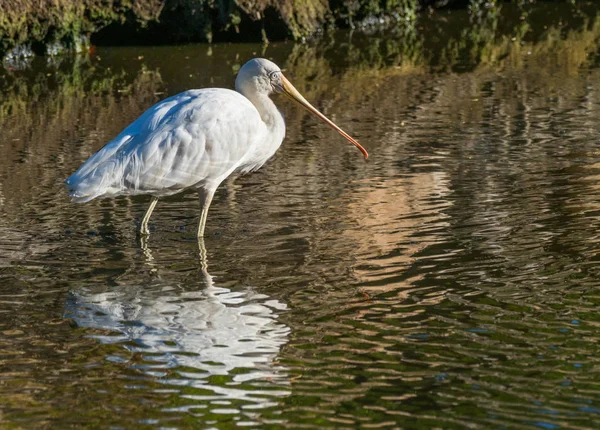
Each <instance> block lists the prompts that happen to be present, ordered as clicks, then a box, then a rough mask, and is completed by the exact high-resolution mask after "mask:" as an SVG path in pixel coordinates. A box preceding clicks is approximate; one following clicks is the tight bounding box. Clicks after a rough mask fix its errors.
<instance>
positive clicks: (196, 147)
mask: <svg viewBox="0 0 600 430" xmlns="http://www.w3.org/2000/svg"><path fill="white" fill-rule="evenodd" d="M265 132H266V126H265V124H264V123H263V122H262V120H261V118H260V115H259V113H258V111H257V110H256V108H255V107H254V106H253V105H252V103H250V101H248V100H247V99H246V98H245V97H244V96H242V95H241V94H239V93H237V92H235V91H231V90H225V89H206V90H191V91H186V92H184V93H181V94H178V95H176V96H174V97H171V98H169V99H166V100H163V101H162V102H160V103H158V104H156V105H154V106H153V107H151V108H150V109H148V111H146V112H145V113H144V114H143V115H142V116H140V117H139V118H138V119H137V120H136V121H134V122H133V123H132V124H131V125H130V126H128V127H127V128H126V129H125V130H123V132H122V133H121V134H119V136H117V137H116V138H115V139H114V140H113V141H111V142H110V143H108V144H107V145H106V146H104V148H102V149H101V150H100V151H98V152H97V153H96V154H94V155H93V156H91V157H90V158H89V159H88V161H86V162H85V163H84V164H83V165H82V166H81V167H80V168H79V170H78V171H77V172H75V173H74V174H73V176H71V177H70V178H69V179H67V185H68V186H69V188H70V189H71V195H72V196H73V197H74V199H77V200H80V201H87V200H91V199H92V198H95V197H99V196H109V195H117V194H142V193H149V194H155V195H161V194H163V195H164V194H171V193H174V192H177V191H180V190H182V189H184V188H189V187H193V186H200V185H203V184H204V183H206V182H210V181H217V182H216V185H218V183H219V182H220V181H221V180H222V179H223V178H224V177H226V176H227V175H229V174H230V173H231V172H232V171H233V170H235V169H236V168H237V167H238V166H239V164H240V163H241V162H242V161H243V160H244V158H245V157H246V156H247V154H248V153H249V152H250V151H252V149H253V147H254V146H255V145H257V144H258V143H259V142H260V139H261V138H262V137H263V136H264V134H265ZM209 185H210V184H209ZM216 185H215V186H216Z"/></svg>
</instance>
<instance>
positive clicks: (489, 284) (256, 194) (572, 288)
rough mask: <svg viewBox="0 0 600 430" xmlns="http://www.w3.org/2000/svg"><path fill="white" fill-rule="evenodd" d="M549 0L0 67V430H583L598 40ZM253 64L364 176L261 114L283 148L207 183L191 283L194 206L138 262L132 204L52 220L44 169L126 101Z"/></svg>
mask: <svg viewBox="0 0 600 430" xmlns="http://www.w3.org/2000/svg"><path fill="white" fill-rule="evenodd" d="M544 6H545V5H544ZM561 7H563V8H570V9H568V10H569V11H570V12H572V13H571V15H569V16H567V15H566V12H565V10H566V9H560V8H558V9H549V8H545V7H544V8H540V9H539V10H536V12H535V13H540V14H541V16H542V17H543V20H545V21H543V22H545V24H544V25H545V27H546V28H544V26H540V27H539V28H531V29H530V28H524V27H522V22H521V20H519V19H518V18H519V17H517V20H516V21H515V22H516V23H515V24H514V25H512V26H509V25H507V22H509V17H507V16H508V15H510V13H511V10H510V9H509V8H504V9H503V12H502V14H499V15H494V16H486V17H483V18H485V19H486V20H488V21H485V22H486V23H487V24H486V26H483V27H482V28H484V29H487V30H485V31H484V30H482V32H481V33H479V34H471V33H470V34H459V35H455V36H451V37H448V38H447V39H444V40H443V43H442V42H440V39H439V34H438V33H436V31H435V30H432V31H430V32H425V33H419V34H428V36H427V37H425V36H419V37H417V36H416V33H415V34H412V35H411V34H407V38H408V39H407V41H406V42H404V41H403V39H402V38H397V37H395V38H387V37H384V36H381V37H375V36H374V37H373V38H371V39H369V40H368V41H367V40H365V39H359V38H355V37H354V36H353V35H352V34H350V33H336V34H335V35H334V36H333V39H330V40H329V39H328V40H324V41H323V42H322V44H321V45H315V46H310V45H308V46H305V45H294V44H291V43H283V44H277V45H270V46H268V47H267V48H264V47H262V46H259V45H223V46H220V45H217V46H208V45H194V46H185V47H175V48H174V47H161V48H148V49H138V48H119V49H109V48H103V49H99V50H98V51H97V52H96V53H95V54H94V55H92V56H89V57H75V58H67V57H64V58H54V59H51V60H46V59H36V60H35V61H34V63H32V64H27V65H24V67H23V68H22V69H14V70H4V71H2V72H1V73H0V75H1V78H0V79H1V81H2V87H1V94H2V98H1V99H0V126H1V127H2V131H3V132H2V138H3V143H2V148H3V157H2V158H0V233H1V234H0V295H1V297H0V299H1V301H0V377H1V381H2V385H1V388H0V412H1V414H0V423H1V424H2V426H3V427H8V428H10V427H34V426H35V427H43V426H46V427H52V426H54V427H61V428H64V427H69V426H71V427H73V426H82V425H87V426H90V427H93V426H111V425H114V426H122V427H135V426H142V425H147V426H162V427H180V428H186V427H187V428H189V427H192V426H200V427H204V426H215V427H228V426H233V425H244V424H247V425H251V424H254V425H264V426H268V425H271V426H273V427H277V426H282V425H285V426H288V427H292V426H307V427H313V428H322V427H323V426H337V427H357V426H360V425H364V426H366V425H373V426H381V427H386V426H387V427H404V428H416V427H422V428H434V427H441V428H462V427H466V426H472V427H478V428H490V427H500V426H507V427H510V428H535V427H538V428H559V427H568V428H572V427H578V428H593V427H597V426H598V424H599V419H598V412H599V411H600V386H599V382H598V381H599V378H600V374H599V373H598V370H597V369H598V365H599V362H598V358H597V357H598V339H599V335H598V331H597V327H598V316H597V309H598V304H599V302H600V295H599V294H598V276H599V273H598V269H597V264H596V263H597V260H598V258H599V257H598V256H599V255H600V240H599V238H598V234H597V231H598V230H599V228H600V225H599V224H600V222H599V218H598V214H599V213H600V212H599V211H600V207H599V205H598V201H600V200H599V199H600V188H599V187H598V185H597V183H598V179H599V178H600V155H599V154H600V152H599V151H600V150H599V148H598V139H597V136H598V135H599V132H600V125H599V124H600V109H599V106H600V104H599V103H600V93H599V90H600V88H599V87H598V82H600V72H599V69H598V55H597V53H598V49H599V45H598V43H599V42H598V41H599V40H600V37H599V36H600V24H599V20H598V17H597V16H596V14H595V12H593V11H589V10H588V11H586V10H585V9H582V8H574V7H572V6H561ZM549 10H550V11H551V10H554V11H559V12H560V14H559V13H558V12H556V13H550V12H548V11H549ZM532 13H534V12H532ZM503 14H505V15H503ZM483 18H482V19H483ZM431 19H433V20H434V19H435V17H434V18H431ZM444 19H448V20H451V19H458V20H461V19H475V18H473V17H471V18H469V17H468V16H466V15H461V13H458V15H448V17H447V18H444ZM444 22H445V21H444ZM444 22H441V23H439V24H440V25H441V24H444ZM536 22H542V18H539V19H538V20H537V21H536ZM488 24H489V25H488ZM423 25H426V24H425V23H424V24H423ZM447 25H448V26H449V27H451V25H450V24H447ZM434 27H435V26H434ZM435 28H437V27H435ZM515 29H516V30H515ZM517 30H518V31H517ZM411 37H413V39H410V38H411ZM436 38H438V39H436ZM258 55H264V56H266V57H270V58H272V59H274V60H275V61H276V62H277V63H278V64H280V65H281V66H282V67H284V68H285V69H287V71H286V73H288V74H290V75H291V78H293V81H294V84H295V85H296V87H297V88H298V89H300V90H302V91H303V93H305V95H306V97H307V99H309V100H311V101H314V105H315V106H316V107H317V108H319V109H321V110H322V111H324V113H325V114H326V115H329V116H330V117H331V118H332V119H333V120H334V121H335V122H336V123H339V124H340V125H342V126H344V127H345V128H347V131H348V132H349V133H350V134H352V135H353V136H356V137H357V138H358V140H359V141H361V143H363V144H364V145H365V146H366V147H367V149H368V150H369V151H370V153H371V154H372V155H371V158H370V160H369V162H368V163H365V162H364V161H363V160H362V159H361V158H360V156H357V154H356V151H354V150H353V149H352V148H348V145H345V144H344V142H340V141H339V139H340V138H339V136H337V135H335V134H334V133H333V132H331V131H330V130H328V129H327V128H325V127H323V126H322V124H320V123H318V122H317V121H315V120H313V119H312V118H310V117H308V116H306V115H305V114H304V112H303V111H301V110H299V109H297V108H296V107H294V106H291V105H290V104H287V103H286V102H285V101H284V100H278V103H279V106H281V108H282V109H283V110H284V114H285V116H286V119H287V127H288V133H287V134H288V136H287V139H286V141H285V142H284V144H283V147H282V148H281V150H280V152H279V153H278V154H277V155H276V156H275V158H274V159H273V160H271V161H270V162H269V163H268V164H267V165H266V166H265V167H264V168H263V169H262V170H261V171H259V172H258V173H256V174H253V175H249V176H244V177H241V178H239V179H236V180H230V181H228V183H227V184H224V185H223V187H222V188H221V189H220V190H219V191H218V193H217V196H216V199H215V202H214V203H213V207H211V214H210V217H209V221H210V222H209V225H208V226H207V232H208V234H209V237H208V238H207V240H206V247H207V250H208V262H209V266H208V269H206V268H205V267H204V266H203V265H202V264H201V263H200V260H199V259H200V257H199V256H198V244H197V243H196V240H195V228H196V225H197V216H198V215H199V207H198V201H197V197H196V196H195V194H194V193H186V194H183V195H181V196H176V197H173V198H170V199H165V202H161V203H159V205H158V207H157V211H156V213H155V215H154V217H153V219H152V222H153V223H154V225H151V229H152V228H154V231H153V232H152V234H151V236H150V239H149V241H148V243H147V244H140V243H139V241H138V239H137V238H136V234H135V231H136V222H137V221H139V220H140V218H141V217H142V215H143V213H144V211H145V209H146V206H147V202H148V201H147V199H146V198H143V197H139V198H133V199H128V198H119V199H115V200H102V201H98V202H93V203H91V204H88V205H73V204H71V203H69V202H68V199H67V198H66V195H65V191H64V189H63V185H62V181H63V180H64V178H66V177H67V176H68V175H69V174H70V173H72V172H73V171H74V170H75V169H76V168H77V166H78V165H79V164H80V163H81V162H82V161H83V160H85V159H86V158H87V157H88V156H89V154H91V153H92V152H93V151H95V150H97V149H98V148H99V147H101V146H102V145H103V144H104V143H105V142H106V141H108V140H109V139H110V138H112V137H113V136H114V135H116V134H117V133H118V132H119V131H120V130H121V129H122V128H123V127H124V126H126V125H127V124H128V123H130V122H131V121H132V120H133V119H135V118H136V117H137V116H138V115H139V114H140V113H142V112H143V111H144V110H145V109H146V108H147V107H148V106H150V105H151V104H152V103H154V102H155V101H158V100H159V99H161V98H164V97H166V96H168V95H170V94H173V93H176V92H179V91H181V90H184V89H186V88H192V87H196V88H198V87H204V86H221V87H229V88H231V87H232V85H233V80H234V76H235V73H236V71H237V69H238V68H239V66H240V65H241V64H243V63H244V61H246V60H247V59H248V58H250V57H253V56H258ZM209 272H210V273H209Z"/></svg>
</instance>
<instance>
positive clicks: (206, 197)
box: [198, 189, 215, 237]
mask: <svg viewBox="0 0 600 430" xmlns="http://www.w3.org/2000/svg"><path fill="white" fill-rule="evenodd" d="M214 194H215V190H206V189H201V190H200V204H201V205H202V213H201V214H200V225H199V226H198V237H203V236H204V227H206V218H207V216H208V208H209V207H210V202H212V199H213V196H214Z"/></svg>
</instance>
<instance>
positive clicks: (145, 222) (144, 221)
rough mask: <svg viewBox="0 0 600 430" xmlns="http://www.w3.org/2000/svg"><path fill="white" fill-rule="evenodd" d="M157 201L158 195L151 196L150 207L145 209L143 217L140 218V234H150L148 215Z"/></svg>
mask: <svg viewBox="0 0 600 430" xmlns="http://www.w3.org/2000/svg"><path fill="white" fill-rule="evenodd" d="M157 202H158V197H154V196H153V197H152V200H151V201H150V207H149V208H148V210H147V211H146V214H145V215H144V218H142V224H141V225H140V234H150V230H148V221H149V220H150V215H152V211H153V210H154V207H155V206H156V203H157Z"/></svg>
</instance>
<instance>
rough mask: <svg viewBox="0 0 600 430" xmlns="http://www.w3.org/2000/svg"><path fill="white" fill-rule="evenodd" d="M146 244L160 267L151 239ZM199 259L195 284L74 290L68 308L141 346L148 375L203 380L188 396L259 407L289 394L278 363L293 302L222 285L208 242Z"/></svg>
mask: <svg viewBox="0 0 600 430" xmlns="http://www.w3.org/2000/svg"><path fill="white" fill-rule="evenodd" d="M142 251H143V253H144V255H145V258H146V261H147V263H148V264H151V265H153V266H154V267H155V268H156V266H157V265H156V262H155V261H153V258H152V253H151V251H150V250H149V249H148V247H147V246H146V244H145V243H142ZM199 266H200V268H199V272H200V273H201V275H200V277H201V278H203V279H202V280H201V282H198V283H196V284H195V286H194V287H193V288H189V287H188V288H186V287H185V286H183V285H169V284H168V283H166V282H165V281H164V280H160V279H158V280H156V281H154V282H151V283H150V285H130V286H127V287H126V288H123V287H119V288H118V289H114V288H113V289H111V290H110V291H107V289H108V288H104V291H91V290H90V289H80V290H77V291H73V292H72V293H71V294H70V295H69V297H68V299H67V303H66V315H67V317H70V318H72V319H73V320H74V321H75V322H76V323H77V324H78V325H79V326H81V327H90V328H95V329H102V330H110V331H111V332H112V334H110V335H102V336H95V337H97V339H98V340H99V341H100V342H102V343H110V344H123V347H124V348H125V349H126V350H128V351H130V352H135V353H141V354H142V356H143V358H144V362H143V364H142V365H141V366H140V364H139V363H136V364H135V366H136V368H138V369H140V368H141V370H142V371H143V372H145V373H146V374H147V375H150V376H152V377H154V378H157V379H158V381H160V382H163V383H166V384H169V385H172V386H186V387H194V388H197V389H198V390H192V392H190V391H189V390H186V395H185V397H186V398H188V399H195V400H200V401H202V402H205V401H208V402H210V401H213V400H214V401H218V403H219V404H223V403H222V402H223V401H224V400H229V401H233V400H239V401H242V403H250V404H251V405H248V407H251V408H253V409H254V408H260V407H267V406H271V405H273V404H274V403H273V402H274V398H276V397H282V396H287V395H289V377H288V375H287V372H286V369H285V368H284V367H283V366H280V365H278V364H277V363H276V358H277V355H278V353H279V351H280V349H281V347H282V346H283V345H284V344H285V343H286V342H287V339H288V336H289V333H290V329H289V327H287V326H286V325H284V324H282V323H281V322H279V321H278V313H280V312H281V311H284V310H285V309H286V305H285V304H283V303H281V302H279V301H277V300H273V299H270V298H269V297H268V296H266V295H264V294H260V293H257V292H254V291H252V290H250V289H246V290H243V291H232V290H230V289H228V288H223V287H219V286H216V285H215V284H214V281H213V277H212V276H211V275H210V274H209V273H208V268H207V262H206V250H205V248H204V245H203V243H202V242H201V243H200V261H199ZM159 270H160V269H159ZM107 358H109V359H113V360H114V359H116V357H107ZM215 375H221V376H220V378H216V379H215V378H211V377H212V376H215ZM215 381H218V382H215ZM189 406H192V405H189ZM192 407H193V406H192ZM221 407H223V406H221Z"/></svg>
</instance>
